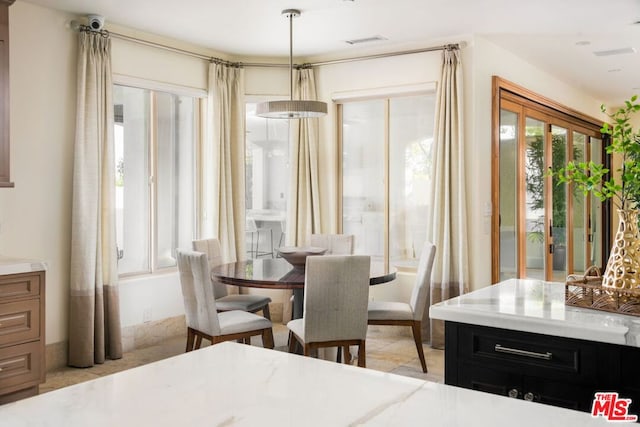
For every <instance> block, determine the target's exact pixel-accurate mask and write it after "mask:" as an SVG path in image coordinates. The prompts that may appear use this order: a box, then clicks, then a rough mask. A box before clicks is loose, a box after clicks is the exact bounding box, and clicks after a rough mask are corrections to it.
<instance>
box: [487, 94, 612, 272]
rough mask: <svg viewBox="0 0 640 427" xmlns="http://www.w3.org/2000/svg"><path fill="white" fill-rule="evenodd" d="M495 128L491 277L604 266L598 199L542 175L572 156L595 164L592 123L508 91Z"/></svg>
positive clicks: (597, 148) (598, 150)
mask: <svg viewBox="0 0 640 427" xmlns="http://www.w3.org/2000/svg"><path fill="white" fill-rule="evenodd" d="M494 123H495V122H494ZM498 129H499V137H498V138H497V140H498V141H497V147H496V145H494V150H496V148H497V151H498V152H497V158H498V162H497V165H495V164H494V165H495V166H497V169H498V171H497V175H498V176H497V177H494V206H497V207H498V212H496V214H497V221H496V220H494V254H493V256H494V281H498V280H505V279H508V278H535V279H541V280H549V281H560V282H563V281H564V280H565V279H566V276H567V275H568V274H572V273H582V272H584V271H585V270H586V268H587V267H589V266H591V265H599V266H602V259H603V253H602V248H603V245H602V240H603V239H602V237H603V233H602V231H603V230H602V227H601V226H600V225H601V224H603V212H602V210H603V205H602V203H600V202H599V201H598V200H597V199H596V200H592V198H591V197H589V196H585V195H584V194H583V193H582V192H580V191H577V190H576V189H575V188H574V187H573V186H572V185H567V184H558V182H557V179H556V178H553V177H551V176H550V175H549V174H548V171H549V170H550V169H553V170H555V169H557V168H559V167H562V166H564V165H565V164H566V163H567V162H568V161H571V160H573V161H576V162H588V161H590V160H593V161H595V162H598V163H600V162H601V161H602V149H603V147H602V139H601V136H600V133H599V130H598V127H597V126H595V125H594V124H589V123H584V122H581V121H578V120H571V119H570V118H569V117H567V115H566V114H560V113H557V112H555V111H553V110H551V109H548V108H543V107H541V106H539V105H537V104H536V103H533V102H530V101H527V100H524V99H521V98H520V97H518V96H515V95H513V94H509V93H506V94H503V95H502V96H501V97H500V104H499V119H498ZM494 154H495V153H494ZM496 178H497V179H496ZM496 184H497V185H496ZM496 187H497V188H496ZM496 189H497V191H495V190H496ZM496 198H497V199H498V200H495V199H496ZM496 223H497V224H496ZM496 225H497V227H496ZM496 228H497V230H496ZM496 243H497V244H496ZM496 246H497V248H496ZM496 258H497V261H498V262H495V261H496ZM496 267H497V269H498V271H495V270H496Z"/></svg>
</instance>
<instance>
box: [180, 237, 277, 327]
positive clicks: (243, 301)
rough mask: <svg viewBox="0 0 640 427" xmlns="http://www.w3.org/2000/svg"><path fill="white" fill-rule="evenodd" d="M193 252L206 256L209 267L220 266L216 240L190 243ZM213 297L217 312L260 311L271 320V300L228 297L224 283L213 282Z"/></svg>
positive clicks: (245, 296) (261, 297)
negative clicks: (202, 253)
mask: <svg viewBox="0 0 640 427" xmlns="http://www.w3.org/2000/svg"><path fill="white" fill-rule="evenodd" d="M192 246H193V250H194V251H198V252H204V253H205V254H207V259H208V261H209V266H210V267H215V266H217V265H220V264H222V251H221V250H220V241H219V240H218V239H201V240H194V241H193V242H192ZM213 295H214V297H215V299H216V307H217V308H218V311H221V312H222V311H231V310H242V311H248V312H250V313H255V312H257V311H262V314H263V316H264V317H266V318H267V319H271V313H270V312H269V303H270V302H271V298H269V297H265V296H262V295H247V294H241V295H238V294H235V295H229V293H228V291H227V286H226V285H225V284H224V283H220V282H218V281H215V280H214V281H213Z"/></svg>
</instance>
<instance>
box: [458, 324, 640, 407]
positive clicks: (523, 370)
mask: <svg viewBox="0 0 640 427" xmlns="http://www.w3.org/2000/svg"><path fill="white" fill-rule="evenodd" d="M445 325H446V326H445V328H446V331H445V339H446V344H445V345H446V350H445V383H446V384H449V385H456V386H460V387H465V388H469V389H473V390H479V391H484V392H489V393H494V394H500V395H503V396H508V397H512V398H515V399H523V400H528V401H532V402H540V403H545V404H549V405H554V406H561V407H565V408H571V409H577V410H581V411H587V412H589V411H591V405H592V402H593V397H594V393H595V392H596V391H617V392H618V393H619V395H620V397H624V398H630V399H632V401H633V403H632V407H631V411H632V413H636V414H637V413H638V411H640V367H639V365H638V360H640V349H638V348H635V347H629V346H624V345H613V344H605V343H599V342H593V341H585V340H577V339H570V338H562V337H555V336H549V335H541V334H533V333H528V332H519V331H513V330H506V329H499V328H491V327H486V326H476V325H468V324H463V323H456V322H446V323H445ZM634 411H635V412H634Z"/></svg>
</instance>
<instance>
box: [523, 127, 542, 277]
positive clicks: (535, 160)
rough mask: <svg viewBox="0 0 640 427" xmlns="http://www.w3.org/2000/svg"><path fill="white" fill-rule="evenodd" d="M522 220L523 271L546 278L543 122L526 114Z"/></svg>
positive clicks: (530, 275) (531, 275)
mask: <svg viewBox="0 0 640 427" xmlns="http://www.w3.org/2000/svg"><path fill="white" fill-rule="evenodd" d="M525 126H526V128H525V137H526V150H525V174H526V175H525V179H526V184H525V185H526V190H527V191H526V198H525V206H526V210H525V212H526V213H525V224H526V239H527V241H526V242H525V244H526V248H527V249H526V257H527V258H526V271H525V274H524V277H530V278H535V279H544V278H545V274H544V271H545V265H546V258H545V255H546V251H545V248H546V240H545V239H546V234H545V210H544V195H545V190H544V182H545V176H544V175H545V171H546V168H545V147H546V144H545V140H546V138H545V132H544V129H545V125H544V122H542V121H540V120H536V119H533V118H531V117H527V119H526V124H525Z"/></svg>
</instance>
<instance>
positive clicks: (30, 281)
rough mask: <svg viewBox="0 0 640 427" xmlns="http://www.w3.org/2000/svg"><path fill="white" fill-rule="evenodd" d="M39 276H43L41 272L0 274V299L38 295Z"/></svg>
mask: <svg viewBox="0 0 640 427" xmlns="http://www.w3.org/2000/svg"><path fill="white" fill-rule="evenodd" d="M41 276H43V273H23V274H8V275H6V276H0V301H5V300H7V299H14V298H24V297H35V296H38V295H40V278H41Z"/></svg>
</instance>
